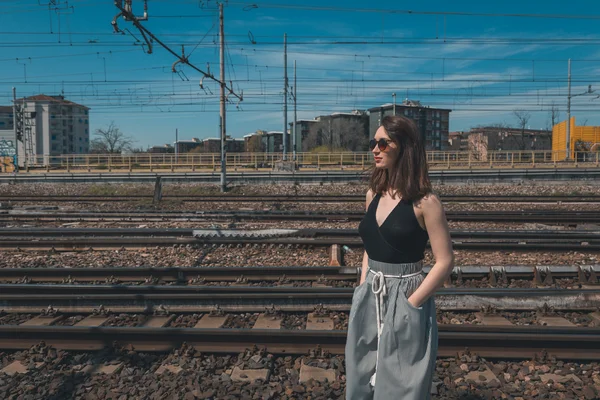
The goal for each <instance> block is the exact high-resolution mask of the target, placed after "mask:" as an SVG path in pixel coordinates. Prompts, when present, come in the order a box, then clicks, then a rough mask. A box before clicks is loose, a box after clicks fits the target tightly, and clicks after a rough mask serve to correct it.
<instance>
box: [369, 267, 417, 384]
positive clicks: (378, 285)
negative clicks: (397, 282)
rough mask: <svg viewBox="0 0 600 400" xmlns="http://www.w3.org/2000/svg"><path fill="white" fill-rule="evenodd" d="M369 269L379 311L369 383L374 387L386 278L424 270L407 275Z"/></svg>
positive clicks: (372, 289)
mask: <svg viewBox="0 0 600 400" xmlns="http://www.w3.org/2000/svg"><path fill="white" fill-rule="evenodd" d="M368 271H369V272H371V273H372V274H373V275H374V276H373V282H372V283H371V291H372V292H373V294H374V295H375V311H376V312H377V360H376V361H375V372H374V373H373V376H371V379H370V380H369V383H370V384H371V386H373V387H374V386H375V379H376V377H377V366H378V364H379V341H380V339H381V333H382V332H383V317H384V316H383V310H382V307H383V302H384V298H385V296H387V285H386V284H385V278H394V279H401V278H410V277H411V276H417V275H420V274H421V272H422V271H419V272H415V273H412V274H407V275H385V274H384V273H383V272H381V271H373V270H372V269H369V270H368ZM398 290H402V289H401V288H400V289H398Z"/></svg>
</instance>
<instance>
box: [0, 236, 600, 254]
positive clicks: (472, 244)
mask: <svg viewBox="0 0 600 400" xmlns="http://www.w3.org/2000/svg"><path fill="white" fill-rule="evenodd" d="M334 244H337V245H342V246H348V247H359V248H362V247H363V243H362V240H361V239H360V238H348V237H344V238H285V237H284V238H260V237H259V238H247V237H242V238H240V237H210V238H208V237H202V238H187V237H159V238H153V237H150V238H139V237H124V238H122V237H69V238H63V239H55V238H50V239H44V238H41V239H40V238H38V239H36V240H31V239H30V238H21V239H4V240H0V248H2V249H6V250H15V251H24V250H52V251H89V250H105V249H124V250H127V249H140V248H149V247H157V246H159V247H160V246H184V247H185V246H190V247H195V246H201V245H225V246H235V245H238V246H243V245H272V246H309V247H323V246H331V245H334ZM453 247H454V248H455V249H463V250H480V251H494V250H520V251H534V250H546V251H566V250H578V251H586V252H596V251H600V242H599V241H596V240H587V241H581V240H577V239H574V240H561V242H560V243H557V242H556V241H555V240H552V239H539V240H537V239H527V240H526V241H525V240H522V239H515V240H513V241H499V240H498V239H491V240H483V239H481V240H466V239H461V240H453Z"/></svg>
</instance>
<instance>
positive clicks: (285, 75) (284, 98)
mask: <svg viewBox="0 0 600 400" xmlns="http://www.w3.org/2000/svg"><path fill="white" fill-rule="evenodd" d="M287 89H288V76H287V33H284V34H283V161H286V160H287V151H288V149H287V141H288V138H287V131H288V128H287V95H288V92H287Z"/></svg>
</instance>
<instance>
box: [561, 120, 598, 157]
mask: <svg viewBox="0 0 600 400" xmlns="http://www.w3.org/2000/svg"><path fill="white" fill-rule="evenodd" d="M570 122H571V138H570V139H571V140H570V146H571V154H570V155H569V158H571V159H572V158H575V152H576V150H577V149H576V146H575V144H576V143H577V142H578V141H581V142H583V144H584V146H585V148H586V150H585V151H591V152H596V151H600V126H576V125H575V117H571V121H570ZM566 152H567V121H563V122H559V123H558V124H556V125H554V126H553V127H552V159H553V161H560V160H564V159H565V158H566V157H565V156H566Z"/></svg>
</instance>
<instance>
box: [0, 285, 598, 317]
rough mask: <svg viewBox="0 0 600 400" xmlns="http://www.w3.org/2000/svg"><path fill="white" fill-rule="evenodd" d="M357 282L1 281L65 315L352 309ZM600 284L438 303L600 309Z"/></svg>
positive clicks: (10, 291)
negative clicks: (300, 284) (324, 284)
mask: <svg viewBox="0 0 600 400" xmlns="http://www.w3.org/2000/svg"><path fill="white" fill-rule="evenodd" d="M353 293H354V289H353V288H352V287H346V288H340V287H310V286H308V287H293V286H285V285H283V286H277V287H257V286H247V285H244V286H204V285H200V286H199V285H187V286H174V285H134V286H131V285H123V284H110V285H87V284H79V285H73V284H70V285H60V284H54V285H48V284H2V285H0V310H2V311H4V312H10V313H38V312H39V310H41V309H45V308H47V307H50V308H51V309H54V310H60V312H61V313H63V314H73V313H92V312H93V311H94V310H96V309H99V308H108V309H110V310H112V311H113V312H119V313H152V312H157V311H161V310H168V311H169V312H170V313H199V312H204V313H205V312H213V311H215V309H219V310H222V311H226V312H263V311H265V309H273V308H276V309H278V310H281V311H285V312H310V311H311V310H313V309H315V308H316V307H321V306H323V307H326V308H327V309H328V310H332V311H350V305H351V302H352V295H353ZM599 301H600V286H596V288H595V289H557V288H534V289H518V288H485V289H473V288H458V287H450V288H443V289H440V290H439V291H438V292H437V294H436V305H437V307H438V309H439V310H443V311H480V310H481V309H482V308H485V307H491V308H493V309H494V310H536V309H541V308H544V307H549V308H552V309H553V310H569V311H575V310H578V311H581V310H587V311H595V310H596V308H597V305H598V302H599Z"/></svg>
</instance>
